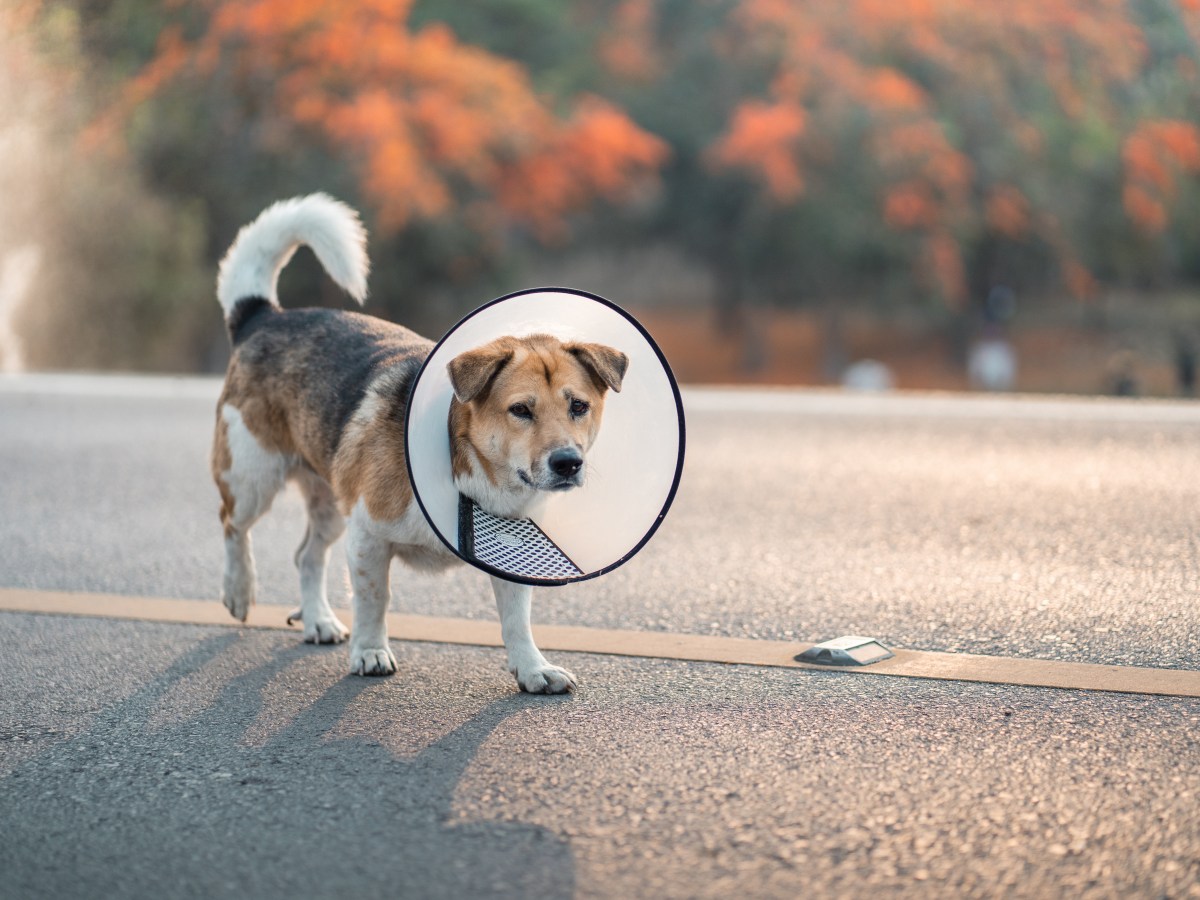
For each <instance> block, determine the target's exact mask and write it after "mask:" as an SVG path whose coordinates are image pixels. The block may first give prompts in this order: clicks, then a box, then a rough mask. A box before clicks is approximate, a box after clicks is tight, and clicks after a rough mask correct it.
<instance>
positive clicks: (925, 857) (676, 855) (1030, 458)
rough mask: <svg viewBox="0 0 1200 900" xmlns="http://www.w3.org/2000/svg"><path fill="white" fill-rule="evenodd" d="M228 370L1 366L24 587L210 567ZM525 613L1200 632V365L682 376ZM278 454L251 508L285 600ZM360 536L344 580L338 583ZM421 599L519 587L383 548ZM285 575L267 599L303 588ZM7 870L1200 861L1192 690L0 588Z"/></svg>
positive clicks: (163, 893)
mask: <svg viewBox="0 0 1200 900" xmlns="http://www.w3.org/2000/svg"><path fill="white" fill-rule="evenodd" d="M215 393H216V387H215V385H214V384H213V383H210V382H167V381H137V380H135V381H129V382H126V381H120V380H117V381H114V380H103V381H94V380H93V381H88V380H73V379H64V380H54V379H49V380H47V379H35V380H33V381H25V382H19V381H11V380H10V381H7V382H5V381H0V473H3V474H2V475H0V587H29V588H44V589H78V590H89V591H106V592H115V593H128V594H145V595H154V596H166V597H172V596H174V597H193V598H199V597H213V598H214V603H215V602H216V600H215V596H216V588H217V584H218V582H219V577H220V564H221V542H220V527H219V523H218V522H217V517H216V502H217V497H216V493H215V489H214V488H213V487H212V484H211V482H210V480H209V476H208V472H207V463H206V453H207V446H208V443H209V440H210V429H211V421H212V406H213V400H214V399H215ZM685 403H686V405H687V406H688V410H689V419H688V429H689V430H688V462H687V467H686V471H685V476H684V481H683V483H682V486H681V489H680V494H679V498H678V500H677V503H676V506H675V508H674V510H673V511H672V513H671V515H670V516H669V517H668V519H667V521H666V523H665V524H664V526H663V528H662V529H661V531H660V532H659V534H658V535H657V536H656V537H655V539H654V540H653V541H652V542H651V544H650V545H649V546H648V547H647V548H646V549H645V550H644V551H643V552H642V553H641V554H640V555H639V556H638V557H637V558H635V559H634V560H633V561H631V562H630V563H629V564H627V565H626V566H624V567H623V568H622V569H620V570H618V571H616V572H614V573H612V574H610V575H608V576H605V577H603V578H601V579H598V580H596V581H592V582H588V583H585V584H581V585H575V586H570V587H566V588H557V589H548V590H545V591H542V592H540V596H539V597H538V598H537V600H536V601H535V603H536V605H535V621H542V622H554V623H559V624H573V625H595V626H603V627H618V628H636V629H643V630H663V631H672V632H676V631H678V632H695V633H712V634H722V635H733V636H743V637H770V638H775V639H787V638H795V639H797V640H816V639H824V638H828V637H833V636H837V635H840V634H846V633H866V634H871V635H875V636H878V637H880V638H882V639H884V640H885V641H889V642H891V643H893V644H896V645H899V646H907V647H914V648H921V649H933V650H966V651H971V652H976V653H989V654H997V655H1007V656H1032V657H1040V658H1049V659H1066V660H1078V661H1085V662H1103V663H1124V664H1135V665H1142V666H1162V667H1183V668H1189V669H1198V668H1200V606H1198V604H1197V602H1196V599H1195V598H1196V596H1197V587H1198V584H1197V582H1198V581H1200V560H1198V559H1197V544H1196V535H1197V534H1198V533H1200V531H1198V529H1197V524H1198V523H1197V521H1196V519H1197V516H1198V515H1200V513H1198V510H1200V504H1198V501H1200V497H1198V496H1197V494H1198V493H1200V455H1198V454H1197V453H1196V446H1197V439H1198V438H1200V406H1197V405H1193V404H1181V403H1176V404H1170V403H1122V402H1117V401H1045V400H992V399H989V398H941V397H904V396H900V397H884V398H876V397H854V396H843V395H839V394H823V393H805V392H790V391H784V392H753V393H742V392H713V391H693V392H688V393H687V394H686V396H685ZM302 533H303V521H302V515H301V511H300V504H299V501H298V499H297V498H296V497H295V496H294V495H286V496H285V497H283V498H281V499H280V501H279V502H278V503H277V505H276V508H275V510H274V511H273V512H272V514H271V515H270V516H268V518H267V519H266V520H265V521H264V522H263V523H261V525H260V527H259V529H258V530H257V531H256V534H255V540H256V551H257V556H258V561H259V576H260V584H261V586H260V601H261V602H264V603H278V604H291V603H293V602H294V599H295V591H296V575H295V571H294V569H293V568H292V566H291V559H290V557H291V552H292V550H293V549H294V546H295V544H296V543H297V542H298V541H299V539H300V536H301V535H302ZM344 584H345V578H344V570H343V569H342V568H341V567H340V566H339V567H338V568H337V569H336V570H335V571H334V572H333V573H332V576H331V593H332V594H333V596H334V598H335V602H337V603H345V601H346V591H345V587H344ZM393 591H394V594H395V597H396V599H395V601H394V602H395V607H396V608H397V609H400V610H403V611H405V612H412V613H426V612H427V613H430V614H436V615H452V616H467V617H491V616H492V615H494V613H493V611H492V609H491V601H490V597H489V593H490V592H489V591H488V589H487V585H486V579H484V578H483V577H482V576H480V575H478V574H476V573H473V572H472V571H470V570H467V569H463V570H461V571H458V572H455V573H453V574H451V575H448V576H443V577H425V576H417V577H414V576H411V575H408V574H406V573H403V572H402V571H400V570H399V567H397V570H396V572H395V574H394V577H393ZM282 614H283V610H282V609H281V615H282ZM0 638H3V639H4V642H5V645H6V651H5V652H3V653H0V896H3V897H10V896H11V897H14V898H16V897H22V898H23V897H42V896H47V897H49V896H56V897H75V896H80V897H82V896H89V897H96V896H121V897H151V896H154V897H176V896H179V897H191V896H195V897H209V896H237V897H241V896H249V895H252V894H253V895H257V896H260V897H276V896H279V897H283V896H291V897H308V896H312V897H324V896H329V897H333V896H338V897H341V896H350V895H359V894H361V893H362V892H371V893H378V892H382V891H386V892H388V893H389V894H393V895H398V896H446V897H450V896H456V897H461V896H505V897H529V896H547V897H553V896H579V897H617V896H619V897H638V896H644V897H727V896H730V895H732V894H746V895H749V896H772V897H773V896H779V897H784V896H787V897H792V896H796V895H798V894H801V893H811V894H815V895H816V896H850V897H854V896H863V895H866V894H868V893H877V892H883V893H889V894H896V895H901V896H914V897H925V896H955V897H957V896H996V895H1005V896H1031V897H1032V896H1047V895H1050V896H1061V895H1065V894H1077V895H1080V896H1088V897H1091V896H1095V897H1117V896H1121V897H1129V896H1136V897H1185V896H1200V740H1198V739H1197V733H1198V726H1200V701H1197V700H1182V699H1171V698H1145V697H1131V696H1123V695H1114V694H1099V693H1086V692H1072V691H1060V690H1050V689H1032V688H1017V687H1010V686H1003V685H967V684H959V683H945V682H943V683H935V682H924V681H917V680H907V679H887V678H870V679H862V678H848V677H845V676H842V675H839V674H836V673H829V674H826V673H807V672H795V671H780V670H764V669H754V668H742V667H726V666H717V665H706V664H692V663H681V662H669V661H647V660H641V661H635V660H630V659H624V658H619V657H599V656H588V655H582V654H561V655H559V657H557V659H558V660H561V661H562V662H563V663H564V664H566V665H568V666H569V667H571V668H572V669H573V670H574V671H575V672H576V674H577V675H579V676H580V680H581V690H580V692H579V693H578V694H577V695H575V696H574V697H571V698H545V697H527V696H521V695H519V694H516V693H515V692H514V688H513V685H512V684H511V680H510V678H509V676H508V675H507V673H505V672H504V671H503V669H502V663H503V659H502V654H501V653H500V652H499V651H496V650H487V649H473V648H462V647H446V646H434V645H420V644H405V643H403V642H396V644H395V649H396V650H397V655H398V656H399V659H400V672H399V673H398V674H397V676H396V677H394V678H391V679H385V680H362V679H353V678H349V677H346V676H344V674H343V672H344V669H345V659H344V649H343V648H317V647H306V646H303V645H298V644H297V642H296V638H295V636H293V635H290V634H287V633H278V632H255V631H248V630H237V629H218V628H203V627H198V626H179V625H155V624H148V623H128V622H124V623H122V622H105V621H96V620H83V619H69V618H52V617H43V616H33V615H23V614H0Z"/></svg>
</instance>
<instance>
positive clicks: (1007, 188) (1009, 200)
mask: <svg viewBox="0 0 1200 900" xmlns="http://www.w3.org/2000/svg"><path fill="white" fill-rule="evenodd" d="M986 219H987V224H988V227H989V228H991V229H992V230H993V231H994V232H996V233H997V234H1002V235H1004V236H1005V237H1008V238H1020V237H1022V236H1023V235H1024V234H1025V233H1026V232H1028V231H1029V226H1030V218H1029V200H1027V199H1026V197H1025V195H1024V194H1023V193H1022V192H1021V191H1020V189H1019V188H1016V187H1014V186H1013V185H1011V184H1000V185H997V186H996V187H994V188H992V191H991V193H990V194H989V195H988V198H987V212H986Z"/></svg>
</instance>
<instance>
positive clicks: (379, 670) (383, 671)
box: [350, 647, 396, 675]
mask: <svg viewBox="0 0 1200 900" xmlns="http://www.w3.org/2000/svg"><path fill="white" fill-rule="evenodd" d="M395 671H396V657H395V656H393V655H392V650H391V648H390V647H370V648H367V649H363V650H358V649H353V648H352V649H351V650H350V674H351V675H391V674H393V673H394V672H395Z"/></svg>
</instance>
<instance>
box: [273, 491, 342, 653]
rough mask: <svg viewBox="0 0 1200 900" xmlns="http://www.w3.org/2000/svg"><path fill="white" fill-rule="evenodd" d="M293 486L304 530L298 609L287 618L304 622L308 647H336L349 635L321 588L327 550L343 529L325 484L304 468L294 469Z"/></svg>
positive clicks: (298, 559)
mask: <svg viewBox="0 0 1200 900" xmlns="http://www.w3.org/2000/svg"><path fill="white" fill-rule="evenodd" d="M295 479H296V483H297V484H298V485H299V486H300V492H301V493H302V494H303V495H304V502H305V504H306V505H307V506H308V531H307V532H305V535H304V543H302V544H301V545H300V549H298V550H297V551H296V568H297V569H299V570H300V608H299V609H297V610H295V611H294V612H293V613H292V614H291V615H289V616H288V624H291V622H292V621H293V620H294V619H299V620H300V621H302V622H303V623H304V640H305V641H306V642H307V643H310V644H340V643H341V642H342V641H344V640H345V639H346V638H347V637H348V636H349V634H350V632H349V630H348V629H347V628H346V626H345V625H343V624H342V623H341V622H340V621H339V620H338V617H337V616H336V615H334V613H333V610H332V609H331V608H330V606H329V598H328V596H327V594H326V589H325V566H326V564H327V563H328V561H329V547H330V546H331V545H332V544H333V543H334V542H335V541H336V540H337V539H338V538H339V537H341V536H342V532H343V531H345V530H346V521H345V519H343V518H342V514H341V513H340V512H338V508H337V501H336V499H335V498H334V496H333V490H332V489H331V488H330V487H329V484H328V482H326V481H325V479H324V478H322V477H321V476H320V475H318V474H316V473H315V472H313V471H312V470H310V469H308V468H301V469H298V470H297V471H296V473H295Z"/></svg>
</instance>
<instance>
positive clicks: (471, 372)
mask: <svg viewBox="0 0 1200 900" xmlns="http://www.w3.org/2000/svg"><path fill="white" fill-rule="evenodd" d="M512 356H513V351H512V348H511V347H508V346H506V345H504V344H502V343H501V342H500V341H493V342H492V343H490V344H485V345H484V346H482V347H476V348H475V349H474V350H468V351H467V352H466V353H460V354H459V355H458V356H456V357H454V359H452V360H450V362H449V363H447V365H446V370H447V371H448V372H449V373H450V384H451V385H452V386H453V388H454V396H456V397H457V398H458V401H459V402H460V403H470V402H471V401H472V400H474V399H475V398H476V397H478V396H479V395H480V394H482V393H483V392H484V391H485V390H486V389H487V388H488V386H489V385H490V384H491V383H492V379H493V378H495V377H496V376H497V375H498V374H499V373H500V370H501V369H502V368H504V366H505V365H506V364H507V363H508V361H509V360H510V359H512Z"/></svg>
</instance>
